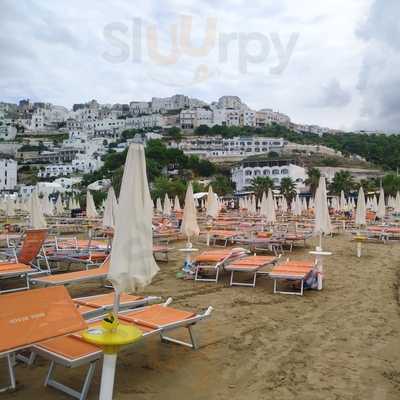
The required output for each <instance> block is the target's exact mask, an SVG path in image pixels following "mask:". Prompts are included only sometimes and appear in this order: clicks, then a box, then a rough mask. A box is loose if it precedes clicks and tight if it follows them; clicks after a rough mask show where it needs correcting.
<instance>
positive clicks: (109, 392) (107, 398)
mask: <svg viewBox="0 0 400 400" xmlns="http://www.w3.org/2000/svg"><path fill="white" fill-rule="evenodd" d="M116 365H117V353H112V354H107V353H104V357H103V370H102V372H101V386H100V396H99V399H100V400H112V397H113V389H114V378H115V367H116Z"/></svg>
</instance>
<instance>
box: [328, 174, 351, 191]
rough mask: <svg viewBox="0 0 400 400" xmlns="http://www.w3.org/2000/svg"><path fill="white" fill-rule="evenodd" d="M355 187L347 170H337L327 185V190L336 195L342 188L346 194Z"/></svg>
mask: <svg viewBox="0 0 400 400" xmlns="http://www.w3.org/2000/svg"><path fill="white" fill-rule="evenodd" d="M355 187H356V185H355V182H354V180H353V177H352V176H351V174H350V172H349V171H338V172H336V173H335V176H334V177H333V180H332V182H331V184H330V185H329V190H330V191H331V193H332V194H335V195H337V196H339V195H340V193H341V191H342V190H343V192H344V193H345V195H348V194H349V193H350V192H351V191H352V190H354V189H355Z"/></svg>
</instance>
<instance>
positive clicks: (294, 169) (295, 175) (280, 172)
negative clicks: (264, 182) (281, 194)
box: [231, 160, 307, 192]
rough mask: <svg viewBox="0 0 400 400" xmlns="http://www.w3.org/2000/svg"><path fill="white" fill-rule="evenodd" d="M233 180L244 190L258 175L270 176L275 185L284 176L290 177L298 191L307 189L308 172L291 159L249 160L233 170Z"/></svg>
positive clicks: (239, 188) (238, 188)
mask: <svg viewBox="0 0 400 400" xmlns="http://www.w3.org/2000/svg"><path fill="white" fill-rule="evenodd" d="M231 173H232V181H233V182H234V183H235V184H236V190H238V191H242V190H244V189H246V188H248V187H249V186H251V182H252V180H253V179H254V178H256V177H259V176H260V177H270V178H271V179H272V181H273V182H274V185H275V186H279V185H280V183H281V180H282V178H285V177H289V178H291V179H292V180H293V181H294V182H295V184H296V188H297V191H299V192H300V191H302V190H304V189H305V183H304V182H305V180H306V179H307V173H306V170H305V168H303V167H300V166H298V165H295V164H294V163H293V161H291V160H264V161H256V160H254V161H253V160H248V161H243V162H241V163H240V164H238V165H237V166H235V167H233V168H232V170H231Z"/></svg>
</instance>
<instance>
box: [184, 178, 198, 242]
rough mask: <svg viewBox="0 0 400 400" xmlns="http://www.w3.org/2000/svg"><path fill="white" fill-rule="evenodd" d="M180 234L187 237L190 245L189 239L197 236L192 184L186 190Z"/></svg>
mask: <svg viewBox="0 0 400 400" xmlns="http://www.w3.org/2000/svg"><path fill="white" fill-rule="evenodd" d="M181 232H182V233H183V234H184V235H185V236H186V237H187V240H188V242H189V243H190V238H192V237H193V236H199V234H200V228H199V225H198V224H197V210H196V206H195V203H194V197H193V187H192V183H191V182H189V185H188V187H187V189H186V196H185V206H184V208H183V216H182V224H181Z"/></svg>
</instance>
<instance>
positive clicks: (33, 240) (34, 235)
mask: <svg viewBox="0 0 400 400" xmlns="http://www.w3.org/2000/svg"><path fill="white" fill-rule="evenodd" d="M46 237H47V229H28V230H26V231H25V239H24V241H23V243H22V247H21V250H20V252H19V254H18V262H20V263H22V264H30V263H31V262H32V261H33V260H34V259H35V258H36V257H37V255H38V254H39V252H40V249H41V248H42V246H43V244H44V241H45V240H46Z"/></svg>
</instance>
